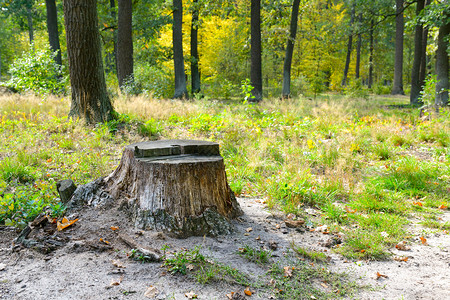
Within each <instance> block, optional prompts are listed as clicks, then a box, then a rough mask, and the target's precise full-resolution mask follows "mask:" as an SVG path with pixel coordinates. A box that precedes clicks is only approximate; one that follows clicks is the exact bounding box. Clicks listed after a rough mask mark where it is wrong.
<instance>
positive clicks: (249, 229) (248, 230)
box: [245, 227, 253, 232]
mask: <svg viewBox="0 0 450 300" xmlns="http://www.w3.org/2000/svg"><path fill="white" fill-rule="evenodd" d="M245 231H247V232H251V231H253V228H251V227H249V228H247V229H246V230H245Z"/></svg>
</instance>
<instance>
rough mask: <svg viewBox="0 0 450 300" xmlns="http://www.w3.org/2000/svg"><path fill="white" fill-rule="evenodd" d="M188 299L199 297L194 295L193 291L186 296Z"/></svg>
mask: <svg viewBox="0 0 450 300" xmlns="http://www.w3.org/2000/svg"><path fill="white" fill-rule="evenodd" d="M184 295H185V296H186V297H187V298H188V299H197V297H198V295H197V294H196V293H194V292H193V291H190V292H189V293H186V294H184Z"/></svg>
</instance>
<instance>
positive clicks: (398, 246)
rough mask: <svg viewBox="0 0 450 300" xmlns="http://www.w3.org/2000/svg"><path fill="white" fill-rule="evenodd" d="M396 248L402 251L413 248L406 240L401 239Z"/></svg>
mask: <svg viewBox="0 0 450 300" xmlns="http://www.w3.org/2000/svg"><path fill="white" fill-rule="evenodd" d="M395 248H396V249H398V250H401V251H409V250H411V248H410V247H408V246H406V241H401V242H400V243H398V244H397V245H395Z"/></svg>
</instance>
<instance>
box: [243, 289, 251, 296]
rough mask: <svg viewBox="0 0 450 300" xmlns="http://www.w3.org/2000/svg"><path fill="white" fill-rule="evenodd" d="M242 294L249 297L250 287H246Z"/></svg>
mask: <svg viewBox="0 0 450 300" xmlns="http://www.w3.org/2000/svg"><path fill="white" fill-rule="evenodd" d="M244 294H246V295H247V296H251V295H252V291H250V287H247V288H246V289H245V290H244Z"/></svg>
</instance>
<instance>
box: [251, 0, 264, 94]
mask: <svg viewBox="0 0 450 300" xmlns="http://www.w3.org/2000/svg"><path fill="white" fill-rule="evenodd" d="M250 16H251V18H250V19H251V20H250V34H251V49H250V56H251V58H250V60H251V62H250V83H251V85H252V86H253V89H252V96H253V98H252V99H250V101H254V102H259V101H261V100H262V71H261V0H251V11H250Z"/></svg>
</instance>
